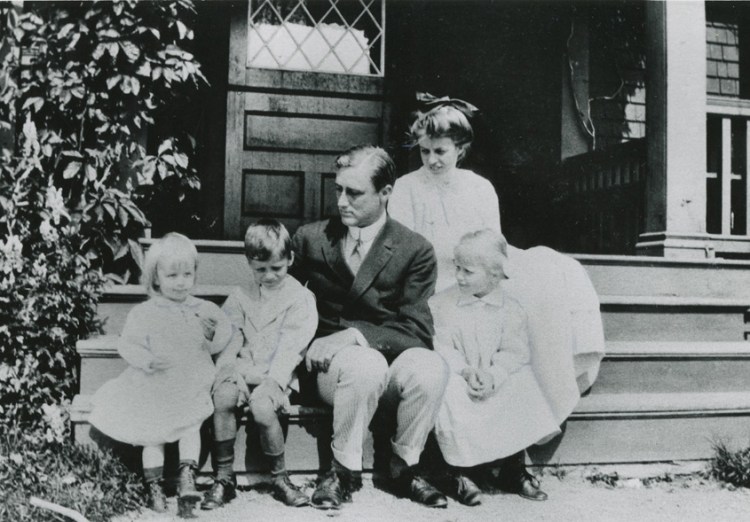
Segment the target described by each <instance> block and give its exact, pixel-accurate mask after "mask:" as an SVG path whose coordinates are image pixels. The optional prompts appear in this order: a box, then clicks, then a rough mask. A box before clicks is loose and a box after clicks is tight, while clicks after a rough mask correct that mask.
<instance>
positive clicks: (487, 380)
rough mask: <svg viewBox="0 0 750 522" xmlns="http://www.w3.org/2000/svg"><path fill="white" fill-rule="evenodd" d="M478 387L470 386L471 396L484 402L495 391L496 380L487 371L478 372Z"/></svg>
mask: <svg viewBox="0 0 750 522" xmlns="http://www.w3.org/2000/svg"><path fill="white" fill-rule="evenodd" d="M475 372H476V373H475V375H476V386H471V384H470V385H469V386H470V388H471V389H470V390H469V395H470V396H471V397H472V398H474V399H477V400H480V401H482V400H484V399H486V398H487V397H489V396H490V395H492V392H493V391H495V379H494V377H493V376H492V374H491V373H489V372H487V371H485V370H476V371H475Z"/></svg>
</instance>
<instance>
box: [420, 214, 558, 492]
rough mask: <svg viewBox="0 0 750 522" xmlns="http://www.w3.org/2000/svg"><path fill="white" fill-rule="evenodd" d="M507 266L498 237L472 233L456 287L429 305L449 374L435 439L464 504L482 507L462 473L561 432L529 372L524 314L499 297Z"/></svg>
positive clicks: (464, 241)
mask: <svg viewBox="0 0 750 522" xmlns="http://www.w3.org/2000/svg"><path fill="white" fill-rule="evenodd" d="M507 261H508V258H507V243H506V242H505V238H503V236H502V235H500V234H499V233H497V232H495V231H494V230H490V229H483V230H480V231H477V232H470V233H469V234H466V235H465V236H463V238H461V240H460V242H459V243H458V246H457V247H456V248H455V258H454V263H455V279H456V281H457V282H458V284H457V285H456V286H453V287H451V288H449V289H447V290H444V291H442V292H440V293H438V294H436V295H435V296H433V297H432V298H431V299H430V311H431V312H432V315H433V318H434V321H435V350H437V351H438V353H440V354H441V355H442V356H443V358H444V359H445V360H446V361H447V362H448V366H449V367H450V369H451V377H450V380H449V382H448V388H447V389H446V392H445V396H444V399H443V404H442V406H441V408H440V411H439V413H438V417H437V421H436V424H435V434H436V437H437V441H438V444H439V446H440V450H441V452H442V454H443V457H444V458H445V461H446V462H447V463H448V464H449V465H451V466H453V467H454V479H455V482H456V495H457V497H458V500H459V501H461V502H462V503H464V504H467V505H477V504H479V503H480V501H481V500H480V491H479V488H478V487H477V486H476V485H475V484H474V482H473V481H472V480H471V479H470V478H469V477H468V476H467V471H466V470H465V469H466V468H473V467H476V466H479V465H483V464H489V465H490V466H492V464H494V463H496V462H495V461H498V460H499V459H502V458H504V457H507V456H509V455H513V454H515V453H518V452H519V451H523V450H524V449H525V448H526V447H528V446H530V445H532V444H534V443H536V442H538V441H540V440H542V439H546V438H549V437H551V436H553V435H555V434H557V433H558V432H559V429H558V424H557V422H556V420H555V417H554V415H553V413H552V411H551V410H550V408H549V406H548V404H547V400H546V398H545V397H544V393H543V392H542V390H541V388H540V387H539V383H538V382H537V380H536V377H535V376H534V372H533V370H532V368H531V350H530V346H529V334H528V321H527V317H526V312H525V311H524V309H523V308H522V307H521V305H520V304H519V303H518V301H516V300H515V299H514V298H513V297H511V296H509V295H507V293H506V292H505V282H506V281H507V276H506V272H505V270H506V265H507ZM496 464H498V466H499V465H500V464H499V463H496ZM490 471H491V470H490ZM513 471H514V472H515V473H518V474H522V473H525V467H523V468H521V467H518V468H517V469H515V470H513ZM518 480H519V481H521V478H519V479H518ZM537 489H538V488H537ZM526 493H529V494H530V495H531V496H532V498H535V499H536V500H543V498H546V497H545V496H544V495H543V493H542V492H541V491H537V492H531V491H526Z"/></svg>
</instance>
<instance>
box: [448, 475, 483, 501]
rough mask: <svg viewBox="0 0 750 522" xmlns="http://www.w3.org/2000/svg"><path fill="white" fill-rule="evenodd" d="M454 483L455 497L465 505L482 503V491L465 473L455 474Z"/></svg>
mask: <svg viewBox="0 0 750 522" xmlns="http://www.w3.org/2000/svg"><path fill="white" fill-rule="evenodd" d="M453 480H454V481H455V484H456V498H457V499H458V501H459V502H460V503H461V504H464V505H466V506H478V505H479V504H481V503H482V491H481V490H480V489H479V487H478V486H477V485H476V484H475V483H474V481H473V480H471V479H470V478H469V477H467V476H465V475H457V476H456V477H454V479H453Z"/></svg>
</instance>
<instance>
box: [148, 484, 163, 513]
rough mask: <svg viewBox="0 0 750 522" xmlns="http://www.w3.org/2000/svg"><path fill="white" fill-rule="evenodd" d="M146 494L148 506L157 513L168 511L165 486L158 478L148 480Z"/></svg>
mask: <svg viewBox="0 0 750 522" xmlns="http://www.w3.org/2000/svg"><path fill="white" fill-rule="evenodd" d="M146 494H147V495H148V508H149V509H151V510H152V511H156V512H157V513H165V512H166V511H167V496H166V495H165V494H164V488H162V486H161V482H160V481H158V480H151V481H149V482H146Z"/></svg>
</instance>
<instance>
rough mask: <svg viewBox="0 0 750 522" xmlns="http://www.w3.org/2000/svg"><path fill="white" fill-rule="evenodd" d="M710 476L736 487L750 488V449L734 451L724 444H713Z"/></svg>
mask: <svg viewBox="0 0 750 522" xmlns="http://www.w3.org/2000/svg"><path fill="white" fill-rule="evenodd" d="M713 449H714V457H713V458H712V459H711V462H710V463H709V475H710V476H711V477H712V478H714V479H716V480H720V481H722V482H726V483H728V484H732V485H733V486H736V487H742V488H750V447H747V448H744V449H740V450H732V449H730V448H729V447H728V446H727V445H726V444H725V443H724V442H721V441H719V442H715V443H714V444H713Z"/></svg>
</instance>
